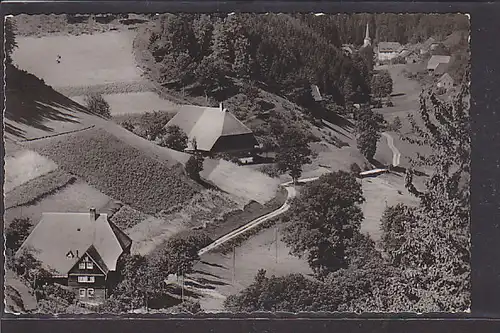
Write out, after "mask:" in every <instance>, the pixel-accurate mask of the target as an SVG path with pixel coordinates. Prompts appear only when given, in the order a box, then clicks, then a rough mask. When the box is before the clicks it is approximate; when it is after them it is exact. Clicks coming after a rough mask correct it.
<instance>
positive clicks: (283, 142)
mask: <svg viewBox="0 0 500 333" xmlns="http://www.w3.org/2000/svg"><path fill="white" fill-rule="evenodd" d="M309 142H310V140H309V138H308V137H307V135H306V134H305V133H304V131H303V130H302V129H299V128H298V127H290V128H287V129H285V130H284V131H283V134H282V135H281V136H280V138H279V143H278V145H279V152H278V153H277V155H276V165H277V167H278V169H279V170H280V171H281V172H288V173H289V175H290V177H292V180H293V182H294V183H295V182H297V180H298V179H299V178H300V176H301V175H302V166H303V165H304V164H311V163H312V160H311V157H312V156H313V151H312V150H311V148H310V147H309Z"/></svg>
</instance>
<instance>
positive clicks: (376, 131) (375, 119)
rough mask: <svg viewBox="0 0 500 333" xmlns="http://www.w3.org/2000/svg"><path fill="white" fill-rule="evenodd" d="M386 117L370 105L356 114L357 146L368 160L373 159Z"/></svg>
mask: <svg viewBox="0 0 500 333" xmlns="http://www.w3.org/2000/svg"><path fill="white" fill-rule="evenodd" d="M383 122H384V119H383V117H382V115H380V114H379V113H375V112H373V111H372V110H371V109H370V108H369V107H364V108H363V109H361V110H359V112H358V114H357V116H356V131H357V133H358V137H357V147H358V149H359V151H360V152H361V153H362V154H363V156H365V157H366V158H367V159H368V160H373V157H374V156H375V153H376V151H377V142H378V140H380V132H381V129H382V124H383Z"/></svg>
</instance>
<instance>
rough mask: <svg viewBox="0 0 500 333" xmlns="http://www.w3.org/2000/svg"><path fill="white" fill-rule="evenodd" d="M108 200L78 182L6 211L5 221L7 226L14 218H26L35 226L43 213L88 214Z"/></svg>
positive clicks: (91, 188)
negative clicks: (90, 208) (90, 210)
mask: <svg viewBox="0 0 500 333" xmlns="http://www.w3.org/2000/svg"><path fill="white" fill-rule="evenodd" d="M110 199H111V198H110V197H108V196H107V195H105V194H103V193H101V192H99V191H98V190H96V189H95V188H93V187H91V186H89V185H88V184H86V183H85V182H82V181H78V182H76V183H74V184H71V185H69V186H66V187H65V188H63V189H62V190H60V191H58V192H56V193H54V194H52V195H49V196H47V197H44V198H42V199H41V200H39V201H36V202H34V203H33V204H28V205H23V206H18V207H14V208H11V209H7V210H6V211H5V221H6V222H7V223H6V224H8V222H10V221H12V220H13V219H14V218H21V217H27V218H30V219H31V221H32V222H33V223H35V224H36V223H37V222H38V221H39V220H40V219H41V217H42V213H43V212H88V210H89V207H95V208H96V209H100V208H101V207H104V206H105V205H106V204H107V203H108V202H109V200H110Z"/></svg>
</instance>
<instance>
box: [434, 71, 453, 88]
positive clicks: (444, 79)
mask: <svg viewBox="0 0 500 333" xmlns="http://www.w3.org/2000/svg"><path fill="white" fill-rule="evenodd" d="M453 84H454V81H453V78H452V77H451V76H450V74H448V73H444V74H443V75H442V76H441V77H440V78H439V80H438V82H437V87H438V88H445V89H450V88H451V87H453Z"/></svg>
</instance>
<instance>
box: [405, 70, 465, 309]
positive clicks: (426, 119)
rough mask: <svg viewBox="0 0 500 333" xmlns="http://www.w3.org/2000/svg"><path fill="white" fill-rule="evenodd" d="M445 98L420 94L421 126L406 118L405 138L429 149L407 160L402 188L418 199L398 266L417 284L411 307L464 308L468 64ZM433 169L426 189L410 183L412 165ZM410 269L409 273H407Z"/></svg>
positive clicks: (426, 92)
mask: <svg viewBox="0 0 500 333" xmlns="http://www.w3.org/2000/svg"><path fill="white" fill-rule="evenodd" d="M463 82H464V83H463V84H462V86H461V88H460V90H459V91H458V92H457V93H456V94H455V95H454V96H453V98H452V99H451V101H449V102H448V101H444V102H443V101H440V100H439V99H438V98H436V97H435V96H434V95H433V94H432V92H428V91H424V92H423V93H422V95H421V98H420V111H419V116H420V118H421V120H422V123H423V125H418V124H417V122H416V121H415V119H413V118H412V117H410V121H411V125H412V128H413V131H414V132H415V133H416V134H417V135H418V137H417V138H415V137H413V138H412V137H405V140H407V141H409V142H411V143H414V144H426V145H428V146H430V147H431V149H432V151H433V153H432V154H429V155H423V156H420V157H419V158H418V159H415V160H412V164H413V167H412V169H411V170H410V171H409V173H408V174H407V187H408V190H410V191H411V192H412V193H414V194H415V195H416V196H418V197H419V199H420V205H419V207H418V208H417V209H416V210H415V212H414V216H415V220H416V222H415V224H413V225H411V227H410V228H408V229H407V230H406V231H405V234H406V237H405V239H404V243H403V244H402V245H401V258H400V262H401V267H404V269H405V271H407V272H409V275H408V277H407V278H408V279H409V283H413V284H414V285H416V283H418V285H419V286H420V290H419V300H418V302H417V303H416V305H415V308H416V309H417V310H416V311H420V312H424V311H464V310H465V309H467V308H468V307H469V306H470V269H471V268H470V229H469V228H470V192H469V183H470V151H471V150H470V133H471V132H470V117H469V107H470V101H469V98H470V92H469V84H468V82H469V69H467V71H466V75H465V77H464V80H463ZM420 166H430V167H432V168H433V170H434V171H433V172H432V174H431V176H430V177H429V178H428V180H427V181H426V190H425V191H419V190H417V189H416V188H415V186H414V185H413V182H412V175H413V169H414V168H416V167H420ZM410 273H411V274H410Z"/></svg>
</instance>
